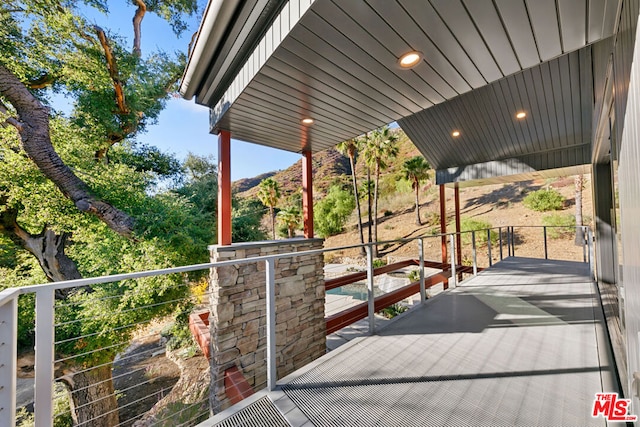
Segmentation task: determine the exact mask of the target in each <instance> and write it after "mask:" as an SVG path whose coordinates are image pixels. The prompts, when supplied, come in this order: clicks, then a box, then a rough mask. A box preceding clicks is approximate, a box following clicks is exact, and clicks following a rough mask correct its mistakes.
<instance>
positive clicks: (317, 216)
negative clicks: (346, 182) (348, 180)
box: [313, 186, 356, 237]
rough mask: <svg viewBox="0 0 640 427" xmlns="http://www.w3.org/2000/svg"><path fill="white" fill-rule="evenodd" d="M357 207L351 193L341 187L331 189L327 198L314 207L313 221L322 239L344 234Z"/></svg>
mask: <svg viewBox="0 0 640 427" xmlns="http://www.w3.org/2000/svg"><path fill="white" fill-rule="evenodd" d="M355 207H356V201H355V200H354V198H353V195H352V194H351V193H350V192H349V191H345V190H343V189H342V188H340V187H339V186H332V187H331V188H329V192H328V193H327V196H326V197H325V198H324V199H322V200H321V201H320V202H318V203H317V204H316V205H315V207H314V214H313V221H314V224H315V228H316V229H317V230H318V235H319V236H320V237H329V236H333V235H335V234H338V233H340V232H342V229H343V227H344V224H345V222H346V221H347V218H349V215H351V212H353V210H354V209H355Z"/></svg>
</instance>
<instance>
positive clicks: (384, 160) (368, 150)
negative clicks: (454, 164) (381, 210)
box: [364, 126, 398, 257]
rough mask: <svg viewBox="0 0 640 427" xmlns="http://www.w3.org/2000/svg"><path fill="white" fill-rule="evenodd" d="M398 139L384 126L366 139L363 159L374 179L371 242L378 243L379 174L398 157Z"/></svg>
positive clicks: (375, 250)
mask: <svg viewBox="0 0 640 427" xmlns="http://www.w3.org/2000/svg"><path fill="white" fill-rule="evenodd" d="M397 140H398V137H397V136H396V135H395V134H394V133H393V131H391V129H389V127H388V126H385V127H383V128H380V129H376V130H374V131H373V132H372V134H371V136H370V137H369V138H368V139H367V141H366V145H365V147H364V159H365V161H366V163H367V165H368V166H369V167H370V168H373V170H374V174H375V178H374V187H373V241H374V242H377V241H378V195H379V194H378V193H379V186H380V173H381V172H382V171H383V170H385V169H387V167H389V161H390V160H392V159H395V158H396V156H397V155H398V146H397V144H396V142H397ZM373 252H374V253H373V256H374V257H377V256H378V250H377V247H376V246H374V247H373Z"/></svg>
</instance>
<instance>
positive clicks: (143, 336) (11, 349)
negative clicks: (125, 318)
mask: <svg viewBox="0 0 640 427" xmlns="http://www.w3.org/2000/svg"><path fill="white" fill-rule="evenodd" d="M537 228H538V229H542V232H536V233H537V234H538V237H539V238H542V241H543V244H542V252H541V254H540V255H541V256H544V258H548V257H550V255H551V254H550V251H549V241H550V240H552V237H553V236H552V234H553V233H551V231H553V230H556V229H561V228H563V227H549V226H546V227H537ZM535 229H536V227H529V226H524V227H511V226H510V227H496V228H492V229H487V230H477V231H469V232H461V233H449V234H447V235H440V234H437V235H431V236H418V237H413V238H406V239H397V240H389V241H382V242H376V243H370V244H365V245H363V246H364V249H365V251H366V255H367V256H366V263H365V266H364V273H366V274H364V275H363V274H360V275H358V277H359V278H358V281H359V282H360V283H361V284H362V285H364V286H363V288H364V290H365V291H366V300H365V301H364V302H366V306H367V310H366V314H367V316H366V317H368V319H369V325H368V326H369V330H370V332H371V333H373V332H374V331H375V322H374V320H375V312H376V310H379V309H381V307H380V306H379V305H377V304H376V294H375V293H374V291H375V288H376V284H375V282H374V277H375V276H376V274H375V270H376V269H375V268H374V246H377V247H379V248H380V247H398V248H400V247H406V246H407V245H415V246H414V248H415V250H413V253H414V254H415V255H413V256H411V257H410V258H411V259H414V260H415V261H412V262H410V263H407V262H405V263H401V264H402V265H403V267H406V266H408V265H412V268H415V267H417V271H418V273H419V274H418V277H419V279H418V280H417V281H412V282H413V285H415V283H418V284H419V286H417V287H416V288H415V289H416V291H417V292H416V293H417V294H419V300H420V301H424V300H425V299H426V292H427V289H428V287H429V286H430V285H431V282H429V281H428V280H427V279H428V278H427V277H426V273H425V272H426V271H427V270H426V269H427V268H428V266H429V265H431V266H434V267H440V271H445V270H448V280H449V286H450V287H455V286H456V284H457V283H458V281H459V280H460V279H461V278H462V277H463V276H462V275H463V274H467V275H469V274H471V275H475V274H478V273H479V272H480V271H481V270H482V269H483V268H485V267H489V266H491V265H492V264H493V262H494V260H501V259H503V258H504V257H505V256H515V255H516V253H519V251H520V250H523V249H522V248H523V247H524V246H523V245H525V243H526V240H525V239H529V235H533V234H532V232H531V231H532V230H534V231H535ZM563 229H564V228H563ZM577 230H578V231H579V232H581V233H582V234H583V236H585V238H584V239H583V245H582V248H581V251H582V261H584V262H589V263H590V264H591V263H592V260H593V249H592V245H591V241H592V235H591V232H590V230H588V228H586V227H580V228H578V229H577ZM443 237H444V238H446V239H448V244H447V246H446V249H447V252H448V253H447V256H448V259H447V260H446V262H434V261H431V262H429V261H427V260H426V259H425V255H424V254H425V244H427V243H428V245H429V247H430V248H432V249H433V248H440V247H441V241H442V239H443ZM458 239H460V245H458V243H457V240H458ZM360 247H361V245H348V246H342V247H339V248H328V249H317V250H309V251H302V252H290V253H283V254H273V255H263V256H257V257H253V258H242V259H232V260H228V261H220V262H215V263H204V264H198V265H192V266H184V267H177V268H166V269H160V270H154V271H144V272H135V273H128V274H117V275H112V276H105V277H98V278H90V279H79V280H72V281H67V282H56V283H48V284H42V285H35V286H29V287H21V288H9V289H5V290H3V291H1V292H0V425H7V426H10V425H14V424H15V422H16V418H15V409H16V397H15V396H16V374H15V372H16V355H17V322H18V316H19V313H18V298H19V297H20V296H21V295H26V294H34V295H35V307H36V308H35V312H36V315H35V348H36V351H35V371H36V372H35V387H34V388H35V404H34V406H35V413H34V415H35V418H34V420H35V423H36V425H38V426H41V425H42V426H46V425H52V422H53V419H54V417H56V416H57V417H68V416H70V415H72V413H71V409H67V410H63V411H60V410H57V412H56V409H55V408H56V407H57V406H59V405H58V403H59V402H58V401H59V400H60V398H57V399H55V400H54V395H53V384H54V382H55V381H64V380H65V373H64V369H61V367H64V366H67V365H69V366H71V365H73V366H74V374H76V375H78V374H82V375H86V376H91V375H92V374H93V373H95V372H98V371H100V370H101V369H107V368H108V369H111V367H112V366H114V360H113V357H114V356H115V355H116V354H120V356H119V357H118V361H116V362H115V363H120V364H122V363H124V362H127V363H129V362H132V361H135V360H136V359H137V358H144V357H147V356H149V355H153V354H155V353H157V352H162V351H163V350H164V347H165V344H164V343H163V342H162V337H161V334H160V332H158V331H155V332H154V331H149V332H147V333H141V332H140V331H142V330H143V329H144V328H145V327H148V326H149V324H150V322H151V321H152V320H154V319H155V317H153V316H150V317H149V318H139V317H140V315H139V311H138V310H148V311H149V312H150V313H152V312H158V311H163V310H164V308H166V310H164V312H165V313H166V314H168V313H170V312H171V310H169V309H170V308H174V307H176V306H182V305H183V306H185V307H187V306H188V307H197V306H198V304H199V302H198V300H197V298H195V297H194V296H193V295H189V294H188V292H186V290H187V289H188V284H186V283H180V284H177V285H176V284H173V285H167V286H166V288H165V289H166V290H167V297H166V300H160V301H150V302H149V304H146V305H144V306H141V307H137V308H127V307H124V308H119V311H118V313H120V314H126V315H131V317H132V320H131V322H129V323H127V324H116V323H113V325H112V327H111V328H110V329H106V330H100V331H96V330H90V329H83V327H84V326H86V325H88V324H92V323H106V324H109V325H110V323H109V321H110V313H109V312H106V313H95V314H92V315H89V316H87V317H84V318H73V319H66V320H60V319H58V318H57V316H56V311H57V310H72V309H73V308H74V304H75V303H74V302H59V301H56V300H55V291H56V290H60V289H72V288H81V287H87V286H89V287H92V286H93V287H99V286H101V285H107V284H114V283H119V282H123V281H135V280H139V279H144V278H151V277H156V278H161V277H166V276H169V275H175V274H182V275H184V274H186V273H190V272H198V271H204V270H209V269H211V268H220V267H228V266H238V265H245V264H256V265H257V264H260V263H263V264H264V267H265V268H264V277H265V290H266V291H265V292H266V293H265V299H264V304H265V307H264V313H265V314H264V317H263V318H261V320H260V321H259V323H260V326H259V328H258V329H257V330H256V334H257V336H258V337H259V338H258V342H257V343H256V346H255V349H253V352H254V353H255V354H256V356H255V363H259V364H262V365H264V369H263V370H256V371H255V373H254V376H253V377H250V378H247V381H248V382H249V383H250V385H251V386H252V387H253V388H254V389H255V390H259V389H262V388H268V389H273V388H274V387H275V383H276V380H277V379H278V374H277V371H276V369H277V357H278V355H277V354H276V345H277V343H276V317H277V313H276V310H275V307H276V300H275V299H276V292H275V285H276V277H275V271H276V270H275V267H276V262H277V261H278V260H280V259H286V258H295V257H300V256H303V255H324V254H326V253H329V252H340V251H345V250H350V249H357V248H360ZM386 253H387V255H388V254H389V253H393V250H389V251H387V252H386ZM563 254H564V252H563ZM416 255H417V256H416ZM443 261H444V260H443ZM399 265H400V264H399ZM436 271H437V270H436ZM463 272H464V273H463ZM346 273H348V274H353V272H346ZM441 279H442V278H441ZM426 282H429V284H425V283H426ZM347 285H349V283H343V284H341V285H340V286H347ZM180 288H184V289H183V290H184V291H185V292H184V296H182V297H172V292H178V291H179V290H180ZM133 292H134V293H135V291H133ZM178 293H179V292H178ZM210 296H211V294H210V291H209V292H205V293H203V294H202V295H200V296H199V298H200V300H202V299H203V298H206V299H208V298H209V297H210ZM118 298H119V296H118V295H103V296H100V297H96V298H94V299H93V300H90V301H89V303H90V304H94V305H96V306H102V305H103V306H105V307H110V306H112V305H113V304H114V302H115V301H117V300H118ZM205 305H206V304H205ZM347 309H349V307H347ZM134 314H135V315H134ZM87 328H88V327H87ZM69 331H71V332H69ZM74 331H77V332H74ZM56 332H58V335H59V336H58V339H56ZM61 332H64V334H62V335H61ZM107 332H108V333H112V334H113V335H114V336H116V337H120V339H118V340H116V341H113V342H108V343H104V345H100V346H99V347H96V348H91V347H89V348H87V347H86V345H87V344H86V343H87V341H90V340H94V339H96V340H97V339H100V338H101V337H102V334H105V333H107ZM134 332H136V333H137V337H136V338H137V339H138V340H139V341H141V342H142V341H145V342H152V343H155V344H153V345H149V348H145V349H143V350H141V351H140V352H139V353H135V354H128V353H124V354H123V353H122V351H123V350H124V349H125V348H127V346H128V345H129V344H130V342H131V335H132V334H133V333H134ZM324 333H325V331H322V332H315V333H313V334H311V335H310V336H309V337H308V339H310V340H312V342H313V341H317V340H320V339H322V335H323V334H324ZM236 344H237V343H236V342H234V341H233V338H228V339H225V338H224V337H221V338H220V339H219V340H217V341H216V343H215V344H214V346H215V347H216V348H220V349H225V348H229V347H233V346H235V345H236ZM69 349H72V350H73V352H71V351H70V350H69ZM303 352H304V348H300V347H295V346H294V347H291V350H290V355H289V356H290V357H292V358H298V359H301V360H302V362H304V363H308V362H311V360H307V359H308V357H303V356H302V354H303ZM89 360H92V361H93V362H91V363H92V364H88V363H89V362H88V361H89ZM75 361H79V362H77V363H76V362H75ZM82 363H85V366H82ZM86 364H88V365H86ZM143 370H144V367H137V368H133V369H132V370H130V371H128V372H121V373H118V374H115V375H112V376H111V377H109V378H101V379H98V380H97V381H93V382H92V383H91V384H87V385H82V386H79V387H77V388H76V389H75V390H76V392H84V393H88V392H91V391H92V390H93V389H94V388H95V387H102V386H106V385H108V384H110V383H112V382H114V381H115V382H117V383H119V384H120V383H122V382H123V381H124V380H126V378H127V375H134V374H136V375H138V374H141V371H143ZM154 381H155V380H154V379H153V378H151V377H148V378H146V379H143V380H141V381H138V383H136V384H129V385H125V386H123V387H120V388H117V389H115V388H114V389H113V392H112V393H107V394H103V395H102V396H100V397H98V398H97V399H96V400H98V401H99V400H102V399H103V400H109V399H117V398H118V397H119V395H122V394H125V395H126V394H134V392H135V391H136V389H137V388H144V387H147V386H149V385H150V384H152V383H153V382H154ZM172 387H173V386H162V387H159V388H157V390H155V391H153V392H152V394H151V397H161V396H165V395H166V394H167V393H169V392H170V391H171V388H172ZM149 397H150V396H144V395H142V396H139V397H135V398H132V399H129V400H128V401H127V403H123V404H121V405H120V404H119V405H118V407H117V408H116V409H112V410H110V411H119V410H121V409H123V408H127V407H129V408H131V407H136V405H141V403H142V402H143V401H146V400H149ZM206 402H207V399H206V398H204V399H200V400H199V401H198V402H191V403H189V404H185V405H182V406H180V407H178V408H177V409H176V410H175V411H174V412H175V413H173V414H170V413H168V414H160V415H161V416H160V417H159V418H155V420H156V422H157V423H161V422H169V420H173V421H171V422H172V423H174V424H175V425H190V423H191V422H194V421H201V420H202V417H206V416H207V413H206V412H207V411H208V410H209V408H208V405H206ZM95 403H96V402H95V401H94V404H95ZM82 405H88V403H83V404H80V405H76V406H75V407H74V410H76V411H77V410H79V409H80V410H81V409H82V408H83V406H82ZM203 406H204V407H206V408H207V410H206V411H203V410H202V407H203ZM213 410H214V411H215V410H216V408H213ZM108 415H110V414H109V413H108V412H107V413H103V414H100V417H105V416H108ZM143 416H144V413H142V414H141V413H136V414H134V416H132V417H130V418H128V419H122V420H120V421H119V422H120V424H119V425H131V424H132V423H133V422H134V421H136V420H137V419H140V418H142V417H143ZM82 423H84V424H85V425H91V423H92V420H91V419H89V420H83V421H81V422H80V424H82Z"/></svg>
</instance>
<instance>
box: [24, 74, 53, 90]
mask: <svg viewBox="0 0 640 427" xmlns="http://www.w3.org/2000/svg"><path fill="white" fill-rule="evenodd" d="M55 81H56V79H55V77H53V76H52V75H51V74H43V75H42V76H40V77H38V78H37V79H35V80H32V81H30V82H29V83H28V84H27V86H28V87H29V89H44V88H45V87H47V86H51V85H52V84H53V83H54V82H55Z"/></svg>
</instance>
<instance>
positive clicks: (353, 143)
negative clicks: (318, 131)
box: [336, 138, 364, 251]
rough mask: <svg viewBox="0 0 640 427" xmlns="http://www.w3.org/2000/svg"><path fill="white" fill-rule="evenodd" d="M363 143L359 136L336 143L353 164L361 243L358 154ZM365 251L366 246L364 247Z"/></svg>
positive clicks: (361, 240)
mask: <svg viewBox="0 0 640 427" xmlns="http://www.w3.org/2000/svg"><path fill="white" fill-rule="evenodd" d="M361 145H362V142H361V141H360V140H359V139H357V138H352V139H348V140H346V141H342V142H341V143H339V144H338V145H336V149H337V150H338V151H339V152H340V153H342V154H343V155H345V156H348V157H349V164H350V166H351V181H352V184H353V198H354V199H355V202H356V213H357V216H358V234H359V235H360V244H362V245H364V233H363V231H362V216H361V212H360V197H359V196H358V179H357V177H356V166H355V164H356V155H357V154H358V149H359V148H360V146H361ZM362 251H364V246H363V248H362Z"/></svg>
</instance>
